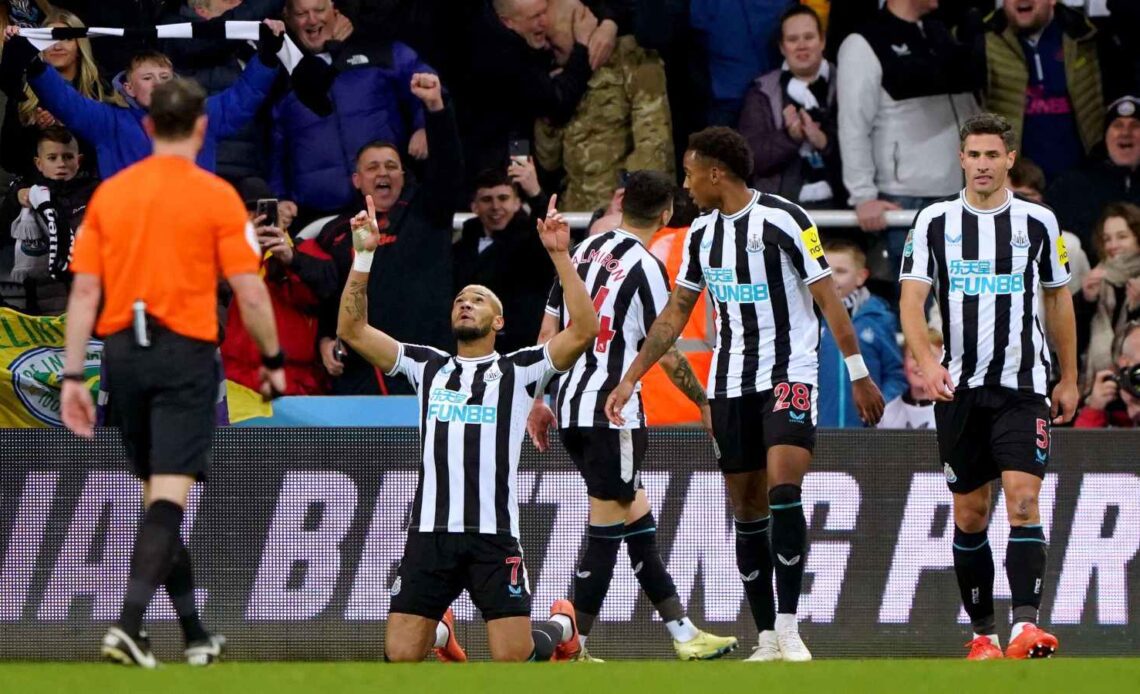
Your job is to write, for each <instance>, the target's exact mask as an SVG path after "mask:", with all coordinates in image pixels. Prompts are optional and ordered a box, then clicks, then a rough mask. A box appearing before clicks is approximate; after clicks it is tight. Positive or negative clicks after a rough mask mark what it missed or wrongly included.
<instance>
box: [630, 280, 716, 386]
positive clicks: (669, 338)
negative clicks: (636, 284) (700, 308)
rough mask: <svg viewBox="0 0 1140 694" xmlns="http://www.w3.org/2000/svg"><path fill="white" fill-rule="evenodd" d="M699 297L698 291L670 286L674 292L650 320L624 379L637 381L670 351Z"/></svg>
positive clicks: (632, 381)
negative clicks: (650, 324)
mask: <svg viewBox="0 0 1140 694" xmlns="http://www.w3.org/2000/svg"><path fill="white" fill-rule="evenodd" d="M699 296H700V294H699V293H698V292H694V291H693V290H691V289H686V288H684V287H674V288H673V293H672V294H670V295H669V303H668V304H666V305H665V310H664V311H662V312H661V315H659V316H657V320H655V321H653V326H652V327H650V328H649V334H648V335H646V336H645V342H644V343H643V344H642V345H641V351H640V352H638V353H637V358H636V359H634V360H633V363H632V364H630V366H629V371H628V372H626V375H625V379H624V380H626V381H629V382H631V383H636V382H637V381H639V380H640V379H641V377H642V376H644V375H645V372H646V371H649V368H650V367H651V366H653V365H654V364H656V363H657V361H658V360H659V359H661V357H663V356H664V355H665V353H666V352H668V351H669V349H670V348H671V347H672V346H673V345H674V344H675V343H676V342H677V338H678V337H680V336H681V331H682V330H683V329H684V328H685V323H687V322H688V320H689V315H690V314H691V313H692V312H693V306H695V305H696V303H697V298H698V297H699Z"/></svg>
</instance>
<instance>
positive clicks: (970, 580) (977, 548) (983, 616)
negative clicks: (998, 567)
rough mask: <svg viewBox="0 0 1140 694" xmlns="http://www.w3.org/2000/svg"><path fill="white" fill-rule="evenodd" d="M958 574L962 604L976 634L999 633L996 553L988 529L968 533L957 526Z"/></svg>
mask: <svg viewBox="0 0 1140 694" xmlns="http://www.w3.org/2000/svg"><path fill="white" fill-rule="evenodd" d="M953 546H954V574H955V575H956V576H957V577H958V590H959V591H960V592H961V594H962V604H963V605H965V607H966V614H968V615H970V623H971V625H973V629H974V633H975V634H978V635H981V636H991V635H993V634H996V633H997V625H996V623H995V622H994V555H993V552H992V551H991V550H990V541H989V538H988V537H987V536H986V531H985V530H983V531H981V532H978V533H968V532H966V531H965V530H962V529H961V528H959V527H958V526H957V525H955V526H954V545H953Z"/></svg>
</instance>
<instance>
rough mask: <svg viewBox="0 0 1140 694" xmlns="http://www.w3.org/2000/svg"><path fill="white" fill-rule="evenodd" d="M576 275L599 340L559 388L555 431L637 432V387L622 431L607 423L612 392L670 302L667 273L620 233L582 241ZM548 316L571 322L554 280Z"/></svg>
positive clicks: (641, 416)
mask: <svg viewBox="0 0 1140 694" xmlns="http://www.w3.org/2000/svg"><path fill="white" fill-rule="evenodd" d="M572 260H573V262H574V265H575V266H576V267H577V269H578V276H579V277H581V278H582V281H583V282H584V283H585V284H586V290H587V291H589V292H590V296H591V297H593V299H594V310H595V311H597V312H598V321H599V323H600V325H599V328H598V337H597V339H596V340H595V341H594V348H593V349H590V350H586V352H585V354H583V355H582V356H581V357H579V358H578V361H577V362H576V363H575V364H574V367H573V368H572V369H570V371H568V372H566V374H564V375H563V376H562V377H561V378H560V379H559V384H558V396H557V398H556V400H555V411H556V412H557V413H558V422H559V426H561V427H562V428H566V427H609V428H615V429H616V428H625V429H635V428H638V427H643V426H645V410H644V409H643V407H642V404H641V384H640V383H638V384H637V387H636V388H635V389H634V393H633V397H631V398H630V399H629V402H628V403H626V405H625V409H624V410H623V411H622V415H623V416H624V417H625V422H626V424H625V426H624V427H616V426H614V425H613V424H612V423H611V422H610V421H609V419H607V418H606V413H605V404H606V398H608V397H609V395H610V391H612V390H613V389H614V388H616V387H617V385H618V384H619V383H621V378H622V376H623V375H624V374H625V372H626V371H627V370H628V369H629V366H630V364H632V363H633V360H634V359H635V358H636V357H637V352H638V350H640V349H641V343H642V342H644V341H645V335H646V333H648V332H649V327H650V326H651V325H653V321H654V320H656V319H657V315H658V314H659V313H661V311H662V310H664V309H665V304H666V303H668V302H669V274H668V273H667V272H666V271H665V266H664V265H662V264H661V261H660V260H658V259H657V258H656V256H654V255H653V254H652V253H650V252H649V250H648V249H646V248H645V246H644V245H643V244H642V243H641V241H640V240H639V239H638V238H637V237H636V236H634V235H633V234H631V233H629V232H628V231H625V230H623V229H614V230H613V231H607V232H606V233H604V234H599V235H597V236H594V237H591V238H589V239H586V240H585V241H583V242H582V243H581V244H579V245H578V247H577V248H576V249H574V254H573V256H572ZM546 312H547V313H549V314H550V315H552V316H555V317H556V318H558V320H559V325H560V326H561V327H562V328H565V327H566V326H567V325H569V323H570V317H569V316H568V315H567V313H566V309H565V306H564V305H563V301H562V285H561V284H559V283H558V281H557V280H555V282H554V286H553V287H552V288H551V290H550V298H549V300H548V301H547V303H546Z"/></svg>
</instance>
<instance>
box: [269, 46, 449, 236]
mask: <svg viewBox="0 0 1140 694" xmlns="http://www.w3.org/2000/svg"><path fill="white" fill-rule="evenodd" d="M333 67H334V68H335V69H336V71H337V73H338V74H337V76H336V80H335V81H334V82H333V86H332V89H331V90H330V91H329V99H330V101H332V103H333V112H332V114H330V115H329V116H326V117H324V118H322V117H320V116H318V115H317V114H315V113H313V112H312V111H311V110H309V108H308V107H306V106H305V105H304V104H302V103H301V102H300V101H299V100H298V99H297V94H296V92H293V91H290V92H289V93H288V94H286V95H285V96H284V97H282V98H281V100H280V101H278V102H277V104H275V105H274V107H273V142H272V146H271V148H270V157H271V161H270V178H269V185H270V187H272V189H273V191H274V192H275V193H276V194H277V195H278V197H280V198H281V199H282V200H292V201H293V202H296V203H297V204H298V205H301V206H302V207H307V208H310V209H313V210H316V211H320V212H324V213H335V212H339V211H340V210H342V209H344V208H345V207H346V206H348V205H350V204H355V203H357V202H358V200H357V196H356V191H355V190H354V189H353V187H352V173H353V171H355V169H356V153H357V151H358V150H359V149H360V148H361V147H362V146H364V145H365V144H367V143H369V142H372V141H374V140H380V141H383V142H389V143H391V144H393V145H395V146H396V147H398V148H399V149H400V150H401V151H404V150H406V149H407V146H408V139H409V138H410V137H411V134H412V132H414V131H416V130H419V129H420V128H422V127H424V111H423V104H422V103H421V102H420V101H419V99H417V98H416V97H415V96H413V95H412V92H411V89H410V86H411V82H412V75H414V74H415V73H417V72H432V73H434V72H435V70H432V69H431V68H430V67H428V66H427V64H425V63H423V62H422V61H420V59H419V56H417V55H416V52H415V51H413V50H412V49H411V48H408V47H407V46H405V45H404V44H402V43H392V44H387V45H384V46H379V47H377V46H369V45H367V44H354V43H353V41H352V40H351V39H350V40H349V41H348V42H347V43H346V44H345V45H344V47H343V48H341V49H340V50H339V51H338V52H337V54H336V55H335V56H334V57H333Z"/></svg>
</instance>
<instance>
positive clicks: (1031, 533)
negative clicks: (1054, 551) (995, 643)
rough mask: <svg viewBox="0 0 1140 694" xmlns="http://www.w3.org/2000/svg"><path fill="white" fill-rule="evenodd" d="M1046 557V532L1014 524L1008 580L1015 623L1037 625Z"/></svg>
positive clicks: (1037, 526)
mask: <svg viewBox="0 0 1140 694" xmlns="http://www.w3.org/2000/svg"><path fill="white" fill-rule="evenodd" d="M1046 555H1047V548H1046V546H1045V531H1044V530H1042V528H1041V525H1040V524H1034V525H1015V526H1013V527H1011V528H1010V529H1009V546H1008V547H1007V548H1006V551H1005V573H1006V576H1007V577H1008V578H1009V594H1010V597H1011V598H1012V605H1013V623H1014V624H1018V623H1020V622H1032V623H1033V624H1036V623H1037V609H1038V608H1039V607H1040V606H1041V586H1042V583H1043V582H1044V580H1045V559H1046Z"/></svg>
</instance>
